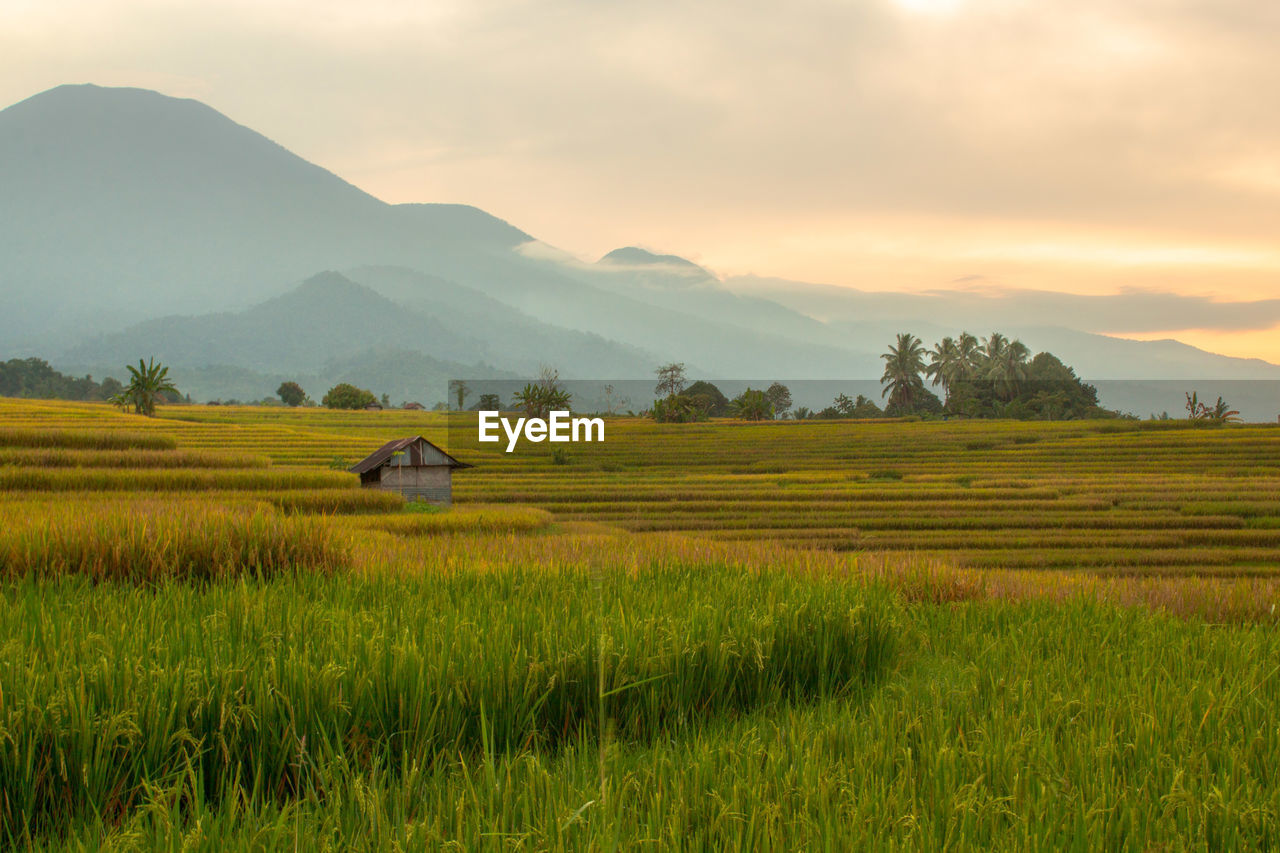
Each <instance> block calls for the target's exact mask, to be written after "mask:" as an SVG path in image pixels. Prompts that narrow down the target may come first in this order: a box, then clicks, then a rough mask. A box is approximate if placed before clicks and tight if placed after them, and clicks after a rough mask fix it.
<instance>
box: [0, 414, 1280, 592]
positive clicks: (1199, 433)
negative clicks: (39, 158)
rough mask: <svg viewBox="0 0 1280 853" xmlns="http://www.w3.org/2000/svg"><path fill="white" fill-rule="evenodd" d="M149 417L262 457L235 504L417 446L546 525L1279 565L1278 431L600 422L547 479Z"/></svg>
mask: <svg viewBox="0 0 1280 853" xmlns="http://www.w3.org/2000/svg"><path fill="white" fill-rule="evenodd" d="M167 414H168V415H170V416H171V417H169V418H166V419H164V420H162V421H160V422H159V423H158V424H157V425H156V427H155V428H156V429H158V430H161V431H163V432H165V433H167V434H169V435H172V436H173V437H174V440H175V441H176V442H177V444H178V446H179V447H180V448H182V449H183V450H184V451H188V452H207V451H211V450H215V449H216V450H220V451H224V452H225V451H237V452H241V453H252V454H262V455H265V456H267V457H269V458H270V459H271V461H272V464H273V468H272V473H271V474H270V475H268V474H267V473H266V472H261V473H259V474H257V475H254V476H250V477H246V479H245V481H244V482H245V484H246V487H252V485H251V484H253V483H260V484H262V485H263V486H264V487H270V484H271V483H272V480H271V479H270V478H271V477H275V476H277V475H276V472H278V471H283V470H287V471H291V472H296V473H293V474H290V475H289V476H291V477H294V478H296V479H295V482H296V485H297V486H299V487H305V488H315V487H321V486H323V487H325V488H328V489H332V488H334V487H335V486H333V485H330V484H329V483H328V481H326V480H325V479H324V478H323V477H319V478H318V479H316V480H311V479H309V477H310V476H312V475H311V474H309V473H307V474H304V472H313V471H315V470H316V469H317V468H323V467H325V466H327V465H328V464H329V463H330V462H331V461H332V460H333V459H334V458H335V457H338V458H340V459H342V460H345V461H346V462H348V463H350V462H354V461H355V460H357V459H359V458H360V457H362V456H363V455H365V454H366V453H367V452H370V451H371V450H372V449H374V448H375V447H376V446H377V445H378V444H380V443H381V442H382V441H384V440H385V439H387V438H391V437H397V436H400V435H410V434H414V433H421V434H423V435H425V436H426V437H427V438H428V439H431V440H433V441H436V442H437V443H440V444H444V445H446V446H448V447H449V448H450V449H451V450H452V451H455V452H456V453H457V454H458V455H460V456H461V458H463V459H465V460H467V461H471V462H475V463H476V465H477V467H476V468H475V469H474V470H470V471H464V472H461V473H460V474H459V475H458V476H457V477H455V486H454V492H455V499H456V500H457V501H458V502H459V503H460V504H467V503H485V504H495V503H496V504H502V503H512V504H521V505H529V506H534V507H538V508H541V509H544V510H546V511H548V512H550V513H552V515H553V516H554V517H555V518H556V519H557V520H559V521H578V522H595V523H600V524H605V525H609V526H612V527H617V528H620V529H623V530H627V531H631V532H646V531H647V532H654V531H673V532H682V533H689V534H694V535H697V536H700V537H710V538H715V539H724V540H758V539H767V540H769V541H774V542H780V543H784V544H788V545H792V546H794V547H797V548H805V549H811V548H821V549H831V550H838V551H855V552H875V553H885V552H889V553H893V552H911V553H912V554H916V555H919V556H922V557H932V558H936V559H939V560H944V561H946V562H947V563H949V564H953V565H957V566H961V567H970V568H985V569H1087V570H1089V571H1091V572H1095V573H1117V574H1170V573H1172V574H1182V575H1201V574H1219V575H1237V576H1246V575H1265V574H1268V573H1270V572H1272V571H1274V570H1275V569H1276V568H1277V567H1280V427H1277V426H1271V425H1250V426H1232V427H1216V428H1213V427H1209V428H1206V427H1199V428H1196V427H1193V426H1192V425H1190V424H1189V423H1186V422H1177V421H1172V422H1132V421H1130V422H1116V421H1097V422H1068V423H1013V422H997V423H989V422H950V423H937V422H934V423H874V422H861V423H860V422H802V423H794V422H781V423H765V424H746V423H738V422H719V423H712V424H684V425H656V424H653V423H651V422H648V421H641V420H633V419H617V420H611V421H609V423H608V427H607V429H606V441H605V442H604V443H603V444H595V445H588V444H577V445H573V446H572V448H571V449H570V456H569V461H568V463H567V464H563V465H556V464H553V463H552V460H551V458H550V450H549V447H548V445H546V444H542V445H528V444H522V445H521V446H520V448H518V449H517V450H516V452H514V453H511V454H506V453H503V452H501V450H497V449H495V446H494V445H482V444H480V443H478V442H477V441H476V440H475V428H474V426H473V425H472V424H471V422H470V421H468V420H467V418H466V416H457V415H453V416H450V418H452V420H451V421H449V420H446V418H445V417H444V416H441V415H424V414H422V413H400V412H376V413H369V412H360V413H356V414H342V413H333V412H324V411H307V412H279V411H273V410H269V409H268V410H236V411H230V410H222V411H219V410H218V409H201V408H192V409H181V410H179V409H170V410H169V411H168V413H167ZM176 418H180V419H181V420H174V419H176ZM0 423H3V421H0ZM67 423H68V425H70V424H71V423H73V421H72V420H70V419H69V420H68V421H67ZM450 424H451V425H450ZM55 476H56V475H53V474H52V473H50V474H46V475H42V477H41V482H45V478H48V479H49V480H52V479H54V478H55ZM333 482H334V483H335V484H336V483H337V482H338V480H337V479H335V480H334V481H333ZM52 487H56V486H52ZM104 487H106V486H104ZM277 487H283V482H282V481H281V485H279V486H277ZM335 508H336V504H335Z"/></svg>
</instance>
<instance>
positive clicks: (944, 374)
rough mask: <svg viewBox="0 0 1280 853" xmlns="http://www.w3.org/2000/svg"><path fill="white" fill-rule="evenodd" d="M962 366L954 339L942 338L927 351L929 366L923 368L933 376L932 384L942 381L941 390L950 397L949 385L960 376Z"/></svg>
mask: <svg viewBox="0 0 1280 853" xmlns="http://www.w3.org/2000/svg"><path fill="white" fill-rule="evenodd" d="M963 367H964V365H963V363H962V361H961V358H960V348H959V347H958V346H957V345H956V341H955V339H954V338H943V339H942V341H941V343H937V344H934V346H933V349H932V350H931V351H930V352H929V366H928V367H926V368H925V375H926V376H929V377H932V378H933V384H934V385H937V384H938V383H942V390H943V391H945V392H946V394H947V396H948V397H950V396H951V386H952V385H953V384H954V383H955V382H956V381H957V380H958V379H960V378H961V370H962V368H963Z"/></svg>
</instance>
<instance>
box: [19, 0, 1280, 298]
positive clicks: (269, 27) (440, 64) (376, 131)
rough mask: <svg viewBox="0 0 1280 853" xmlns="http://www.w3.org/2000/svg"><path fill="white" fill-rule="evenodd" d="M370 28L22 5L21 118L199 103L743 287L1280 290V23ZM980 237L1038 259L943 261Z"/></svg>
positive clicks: (1265, 14) (315, 152)
mask: <svg viewBox="0 0 1280 853" xmlns="http://www.w3.org/2000/svg"><path fill="white" fill-rule="evenodd" d="M353 10H356V7H355V6H352V5H350V4H348V3H340V2H336V0H323V2H304V0H286V2H283V3H270V4H261V3H252V2H249V0H184V1H183V2H181V3H179V2H175V0H118V2H114V3H112V4H111V5H110V9H109V10H107V9H106V8H105V7H103V6H102V5H101V4H95V3H92V2H88V0H77V2H71V0H47V2H44V3H41V4H32V3H26V4H23V5H20V6H12V7H8V11H5V12H0V100H4V101H5V102H12V101H16V100H18V99H20V98H22V97H25V96H27V95H30V94H32V93H33V92H35V91H37V90H39V89H43V88H47V87H49V86H52V85H56V84H58V83H62V82H69V81H96V82H103V83H109V84H120V85H123V84H133V85H144V86H146V85H152V86H156V87H159V88H163V89H166V90H167V91H169V92H170V93H171V94H177V95H191V96H195V97H199V98H201V99H202V100H205V101H207V102H208V103H210V104H211V105H212V106H214V107H215V108H217V109H220V110H222V111H223V112H226V113H227V114H228V115H230V116H231V117H232V118H234V119H236V120H237V121H240V122H242V123H244V124H247V125H249V126H251V127H254V128H256V129H259V130H261V131H263V132H264V133H266V134H267V135H268V136H270V137H272V138H273V139H275V140H277V141H279V142H280V143H282V144H284V145H286V146H287V147H289V148H291V149H293V150H295V151H297V152H299V153H300V154H302V155H303V156H306V157H307V158H308V159H311V160H313V161H315V162H318V163H320V164H321V165H323V166H325V167H326V168H330V169H332V170H334V171H336V172H337V173H339V174H340V175H342V176H343V177H344V178H347V179H348V180H351V181H353V182H354V183H356V184H357V185H359V186H361V187H362V188H365V189H367V190H370V191H371V192H373V193H374V194H376V195H378V196H380V197H383V198H386V199H387V200H389V201H396V202H400V201H460V202H467V203H472V204H476V205H478V206H481V207H483V208H485V209H487V210H491V211H493V212H494V213H496V214H498V215H500V216H502V217H503V218H505V219H508V220H511V221H514V222H516V223H517V224H518V225H519V226H520V227H522V228H524V229H526V230H528V231H530V232H532V233H534V234H536V235H537V236H538V237H539V238H540V239H542V240H545V241H547V242H548V243H554V244H556V245H560V246H564V247H566V248H567V249H569V250H571V251H572V252H573V253H574V254H576V255H579V256H582V257H598V256H599V255H600V254H602V253H603V252H604V251H607V250H608V249H610V248H612V247H614V246H618V245H628V244H634V243H636V242H647V243H650V244H654V245H661V246H663V247H664V249H665V250H667V251H672V252H675V253H677V254H682V255H697V256H699V257H702V258H704V259H705V260H706V261H707V263H709V264H711V265H713V266H717V267H718V268H720V269H723V270H726V271H742V270H744V269H750V268H756V269H760V270H761V271H765V272H772V273H775V274H791V275H801V276H804V277H818V278H821V279H822V280H828V281H840V282H842V283H858V282H863V281H866V280H867V279H871V278H873V279H874V280H875V281H876V282H877V283H878V284H879V285H882V286H891V287H914V288H919V287H921V286H927V285H933V286H937V285H942V284H944V283H946V282H950V281H953V280H955V279H958V278H963V277H966V276H968V275H970V274H981V275H986V276H988V277H990V278H992V279H994V280H999V281H1008V282H1015V283H1018V284H1020V285H1023V286H1032V287H1041V288H1046V289H1050V288H1051V289H1070V288H1073V287H1079V288H1081V289H1090V288H1091V289H1098V288H1109V289H1117V288H1119V287H1122V286H1124V285H1126V284H1131V283H1133V282H1134V281H1137V282H1139V283H1141V284H1143V285H1144V286H1146V285H1155V284H1158V283H1159V282H1160V281H1165V282H1168V285H1167V286H1169V287H1175V288H1184V287H1186V288H1192V287H1194V288H1199V289H1200V290H1201V291H1203V290H1205V289H1212V290H1213V291H1214V292H1217V293H1225V292H1229V291H1230V290H1232V289H1233V288H1237V287H1240V286H1242V284H1241V283H1242V282H1245V281H1246V280H1247V282H1248V286H1249V287H1250V288H1251V289H1253V290H1254V291H1255V292H1257V291H1260V290H1265V289H1267V288H1268V287H1270V288H1274V287H1275V284H1276V281H1277V277H1276V273H1277V269H1276V265H1275V264H1274V262H1273V261H1272V260H1269V259H1268V257H1269V253H1271V254H1273V253H1274V250H1273V249H1272V247H1273V246H1274V235H1275V234H1276V233H1280V179H1277V175H1280V164H1278V161H1277V159H1276V155H1275V152H1276V151H1280V111H1276V110H1274V109H1273V108H1272V103H1271V101H1272V96H1271V91H1270V87H1269V85H1268V84H1269V83H1270V82H1271V81H1273V80H1275V79H1280V52H1277V51H1275V49H1274V35H1275V33H1277V32H1280V5H1277V4H1273V3H1260V2H1256V0H1174V2H1169V0H1134V1H1133V2H1129V3H1114V2H1111V0H1042V2H1036V3H1029V2H1019V0H959V2H955V3H952V4H951V8H950V9H949V10H948V12H947V14H945V15H927V14H918V13H913V12H912V11H911V10H910V9H907V8H904V7H903V6H901V5H899V4H897V3H895V2H892V0H863V1H862V2H855V0H797V2H795V3H791V4H786V5H785V6H784V5H779V4H743V3H738V2H730V0H706V2H699V3H686V2H675V0H653V2H647V3H643V4H635V3H623V2H618V0H604V1H603V2H601V0H545V2H538V3H533V2H529V0H475V2H461V0H455V2H432V3H420V2H414V1H413V0H371V2H369V3H366V4H362V5H361V6H360V7H359V9H358V10H356V11H353ZM842 223H857V225H856V230H854V229H849V228H845V229H844V230H840V228H838V227H837V226H841V224H842ZM904 223H915V224H916V225H911V226H908V225H904ZM975 223H978V224H980V225H981V226H982V227H983V228H985V229H986V230H987V231H988V232H1000V231H1016V232H1018V234H1019V237H1018V239H1017V240H1004V241H1001V240H997V239H991V238H989V237H987V238H984V239H983V240H981V241H977V242H975V243H974V244H973V246H972V251H971V252H969V253H968V254H966V253H965V252H964V251H959V250H956V249H955V247H954V246H948V245H947V244H948V242H949V241H952V240H953V239H954V237H953V235H955V234H957V233H960V232H962V231H964V230H965V229H971V228H973V227H975ZM917 225H918V230H914V231H913V230H908V228H910V227H916V226H917ZM841 227H842V226H841ZM824 229H825V233H826V235H827V236H826V238H825V239H823V240H816V239H812V233H813V232H814V231H823V230H824ZM1081 234H1084V235H1086V236H1087V237H1088V239H1087V240H1080V239H1076V238H1077V237H1078V236H1079V235H1081ZM912 240H914V241H915V242H916V244H917V245H916V246H915V247H914V248H912V249H910V251H905V250H904V251H901V252H896V253H895V252H886V251H882V250H880V249H878V248H875V247H876V246H879V245H883V244H892V243H897V244H903V243H905V242H910V241H912ZM1099 244H1107V245H1109V246H1112V247H1113V248H1111V249H1108V250H1107V251H1106V252H1093V253H1092V254H1091V253H1090V250H1089V247H1090V246H1097V245H1099ZM849 246H855V248H854V249H850V248H847V247H849ZM934 246H941V247H942V248H941V250H937V251H935V249H934V248H933V247H934ZM868 247H870V248H868ZM1171 247H1172V248H1171ZM1149 250H1150V251H1156V250H1158V252H1157V254H1154V255H1153V254H1150V251H1149ZM1144 252H1147V254H1144ZM757 265H759V266H757ZM1068 267H1069V268H1070V273H1071V274H1070V275H1066V274H1064V272H1063V270H1064V269H1066V268H1068ZM1170 269H1175V270H1177V272H1175V273H1173V274H1169V270H1170ZM974 270H978V271H979V272H978V273H974V272H973V271H974ZM1153 270H1155V272H1152V271H1153ZM1187 270H1194V274H1193V273H1191V272H1187Z"/></svg>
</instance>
